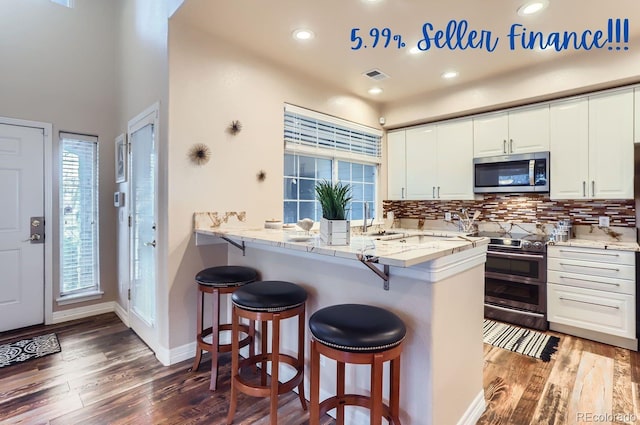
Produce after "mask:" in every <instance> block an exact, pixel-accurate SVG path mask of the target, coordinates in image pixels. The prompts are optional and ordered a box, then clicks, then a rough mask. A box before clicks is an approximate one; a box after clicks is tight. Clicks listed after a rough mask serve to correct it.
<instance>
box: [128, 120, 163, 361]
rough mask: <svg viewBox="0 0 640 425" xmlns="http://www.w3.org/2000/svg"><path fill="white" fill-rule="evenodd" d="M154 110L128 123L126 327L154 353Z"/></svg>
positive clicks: (155, 341)
mask: <svg viewBox="0 0 640 425" xmlns="http://www.w3.org/2000/svg"><path fill="white" fill-rule="evenodd" d="M157 116H158V111H157V108H155V107H154V108H152V109H151V110H149V111H146V112H145V113H143V114H141V116H139V117H138V118H134V119H133V120H131V122H130V123H129V130H128V133H129V137H128V139H129V143H130V164H131V167H130V172H131V174H130V175H131V186H130V199H131V202H130V204H129V205H130V216H131V245H130V252H131V255H130V266H129V270H130V273H131V278H130V281H129V282H130V291H131V301H130V303H129V324H130V325H131V328H132V329H133V330H134V332H136V333H137V334H138V335H139V336H140V338H142V340H143V341H144V342H145V343H146V344H147V345H148V346H149V347H150V348H151V349H152V350H154V351H157V338H158V337H157V326H156V290H157V281H156V263H157V261H156V224H157V222H158V220H157V205H156V204H157V202H156V192H157V188H158V185H157V181H158V178H157V176H158V169H157V164H158V161H157V157H158V156H157V152H156V138H157V128H158V124H157V121H158V119H157Z"/></svg>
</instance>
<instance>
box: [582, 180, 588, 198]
mask: <svg viewBox="0 0 640 425" xmlns="http://www.w3.org/2000/svg"><path fill="white" fill-rule="evenodd" d="M582 196H584V197H586V196H587V182H586V181H584V180H582Z"/></svg>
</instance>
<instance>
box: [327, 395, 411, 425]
mask: <svg viewBox="0 0 640 425" xmlns="http://www.w3.org/2000/svg"><path fill="white" fill-rule="evenodd" d="M340 405H343V406H359V407H365V408H367V409H370V408H371V397H367V396H364V395H360V394H344V395H343V396H342V397H338V396H333V397H329V398H328V399H326V400H323V401H322V403H320V416H323V415H325V414H326V413H327V412H328V411H330V410H332V409H335V408H337V407H338V406H340ZM382 416H384V417H385V418H386V419H387V420H388V421H389V424H393V425H399V424H400V419H399V418H393V417H392V416H391V409H390V408H389V406H388V405H387V404H384V403H383V404H382Z"/></svg>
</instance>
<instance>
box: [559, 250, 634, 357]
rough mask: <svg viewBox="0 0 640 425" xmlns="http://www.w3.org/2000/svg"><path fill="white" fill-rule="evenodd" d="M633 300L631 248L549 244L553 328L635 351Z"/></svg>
mask: <svg viewBox="0 0 640 425" xmlns="http://www.w3.org/2000/svg"><path fill="white" fill-rule="evenodd" d="M635 300H636V285H635V254H634V253H633V252H625V251H615V250H609V249H606V250H605V249H592V248H574V247H559V246H550V247H549V249H548V271H547V318H548V320H549V323H550V328H551V329H555V330H560V331H562V332H565V333H569V334H574V335H577V336H581V337H585V338H589V339H593V340H596V341H601V342H605V343H608V344H612V345H620V346H624V347H626V348H633V349H637V340H636V339H635V338H636V302H635ZM610 337H611V338H610Z"/></svg>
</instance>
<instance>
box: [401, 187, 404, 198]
mask: <svg viewBox="0 0 640 425" xmlns="http://www.w3.org/2000/svg"><path fill="white" fill-rule="evenodd" d="M401 198H402V199H404V187H403V188H402V196H401Z"/></svg>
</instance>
